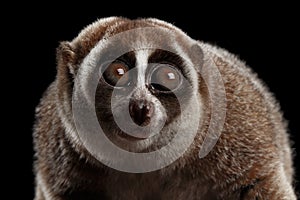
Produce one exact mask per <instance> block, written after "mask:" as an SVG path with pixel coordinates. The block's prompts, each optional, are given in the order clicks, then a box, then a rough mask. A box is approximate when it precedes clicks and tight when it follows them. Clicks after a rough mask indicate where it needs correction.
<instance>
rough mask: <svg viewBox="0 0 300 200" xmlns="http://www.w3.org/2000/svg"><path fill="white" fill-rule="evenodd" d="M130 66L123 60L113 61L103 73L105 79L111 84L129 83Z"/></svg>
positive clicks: (120, 85) (118, 85) (123, 84)
mask: <svg viewBox="0 0 300 200" xmlns="http://www.w3.org/2000/svg"><path fill="white" fill-rule="evenodd" d="M128 71H129V67H128V66H127V65H126V64H125V63H122V62H114V63H111V64H110V65H109V66H108V67H107V68H106V70H105V71H104V73H103V78H104V80H105V81H106V82H107V83H108V84H109V85H111V86H117V87H123V86H127V85H128V84H129V75H128V73H127V72H128Z"/></svg>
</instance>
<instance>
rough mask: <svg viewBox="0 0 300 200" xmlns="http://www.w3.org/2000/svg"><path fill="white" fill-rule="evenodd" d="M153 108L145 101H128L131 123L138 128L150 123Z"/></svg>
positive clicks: (151, 104) (150, 103)
mask: <svg viewBox="0 0 300 200" xmlns="http://www.w3.org/2000/svg"><path fill="white" fill-rule="evenodd" d="M153 111H154V106H153V103H152V102H148V101H146V100H130V102H129V114H130V116H131V118H132V119H133V121H134V122H135V123H136V124H138V125H139V126H141V125H142V126H146V125H148V124H149V123H150V119H151V117H152V115H153Z"/></svg>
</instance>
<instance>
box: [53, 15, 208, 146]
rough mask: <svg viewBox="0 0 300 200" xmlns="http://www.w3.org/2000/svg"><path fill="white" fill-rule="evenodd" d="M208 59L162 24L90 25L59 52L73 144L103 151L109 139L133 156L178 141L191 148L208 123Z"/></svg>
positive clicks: (109, 21)
mask: <svg viewBox="0 0 300 200" xmlns="http://www.w3.org/2000/svg"><path fill="white" fill-rule="evenodd" d="M202 59H203V58H202V50H201V48H200V47H199V46H198V44H197V42H196V41H194V40H192V39H191V38H189V37H188V36H186V35H185V34H184V33H183V32H182V31H181V30H179V29H178V28H176V27H174V26H172V25H170V24H168V23H165V22H162V21H159V20H155V19H141V20H128V19H124V18H106V19H101V20H99V21H97V22H95V23H93V24H92V25H90V26H88V27H87V28H85V29H84V30H83V31H82V32H81V33H80V34H79V35H78V37H77V38H75V39H74V40H73V41H72V42H70V43H69V42H63V43H62V44H61V45H60V48H59V49H58V78H57V79H58V80H57V84H58V98H59V102H60V103H59V104H60V115H61V117H62V118H63V122H64V123H65V124H66V128H67V130H68V134H69V136H70V139H71V140H72V141H74V142H75V143H78V144H79V143H81V144H83V145H94V146H101V145H104V143H103V141H102V142H101V140H103V138H106V139H108V140H109V141H110V142H111V143H112V144H114V145H116V146H118V147H120V148H121V149H124V150H127V151H130V152H149V151H153V150H157V149H159V148H162V147H163V146H165V145H168V144H169V143H170V142H171V141H172V140H174V138H176V137H177V135H180V136H178V138H181V139H180V142H182V143H187V142H190V141H191V138H192V136H194V135H193V134H196V133H194V132H196V131H197V128H198V125H199V119H200V118H201V101H200V98H199V92H198V84H199V72H200V68H201V66H202ZM75 127H76V128H75ZM191 132H193V134H191ZM102 133H103V134H102ZM178 133H180V134H178ZM83 134H85V136H82V135H83ZM99 135H104V137H101V138H99V137H98V136H99ZM92 143H93V144H92Z"/></svg>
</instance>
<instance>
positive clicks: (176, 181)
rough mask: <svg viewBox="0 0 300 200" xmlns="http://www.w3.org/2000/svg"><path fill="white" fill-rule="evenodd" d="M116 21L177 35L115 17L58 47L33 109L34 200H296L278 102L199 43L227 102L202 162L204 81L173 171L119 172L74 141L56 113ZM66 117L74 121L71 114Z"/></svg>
mask: <svg viewBox="0 0 300 200" xmlns="http://www.w3.org/2000/svg"><path fill="white" fill-rule="evenodd" d="M117 22H122V24H121V25H120V26H119V27H118V28H117V29H115V30H114V31H115V32H114V34H115V33H118V32H122V31H124V30H128V29H132V28H137V27H145V26H159V27H164V28H167V29H172V30H177V29H176V28H175V27H173V26H171V25H169V24H165V23H163V22H158V21H155V22H153V21H151V20H144V19H142V20H135V21H131V20H128V19H123V18H116V19H113V20H111V21H109V22H107V23H104V25H101V26H98V25H97V24H94V25H92V26H89V27H87V28H86V29H85V30H84V31H83V32H82V33H81V34H80V35H79V36H78V37H77V38H76V39H74V40H73V41H72V42H71V43H67V42H64V43H62V44H61V46H60V47H59V48H58V53H57V57H58V74H57V79H56V81H55V82H54V83H53V84H52V85H51V86H50V87H49V88H48V90H47V91H46V93H45V94H44V97H43V98H42V100H41V103H40V105H39V106H38V108H37V117H36V118H37V121H36V124H35V131H34V143H35V150H36V158H37V160H36V162H35V171H36V174H37V187H36V197H35V200H52V199H53V200H69V199H70V200H71V199H72V200H81V199H85V200H87V199H91V200H93V199H97V200H98V199H132V200H138V199H178V200H180V199H212V200H213V199H216V200H217V199H245V200H246V199H249V200H250V199H268V200H269V199H274V200H275V199H276V200H277V199H282V200H283V199H286V200H292V199H296V197H295V194H294V192H293V189H292V181H293V168H292V158H291V150H290V145H289V139H288V135H287V134H286V125H285V122H284V120H283V119H282V115H281V113H280V111H279V108H278V106H277V104H276V103H275V100H274V99H273V97H272V95H271V94H270V93H269V92H268V91H267V89H266V88H265V87H264V86H262V84H261V83H260V82H259V81H258V80H257V78H256V76H255V74H254V73H252V72H251V71H250V70H249V69H248V68H247V67H245V65H244V63H242V62H240V61H239V60H237V59H236V58H235V57H233V56H232V55H230V54H228V53H227V52H226V51H224V50H221V49H217V48H215V47H212V46H210V45H207V44H204V43H200V47H201V48H202V50H203V54H204V59H213V61H214V63H215V65H216V66H217V67H218V69H219V70H220V73H221V75H222V78H223V81H224V85H225V90H226V98H227V110H226V121H225V125H224V128H223V132H222V134H221V137H220V138H219V140H218V143H217V144H216V146H215V147H214V148H213V150H212V151H211V152H210V153H209V154H208V155H207V156H206V157H204V158H202V159H200V158H199V157H198V152H199V149H200V147H201V144H202V142H203V138H204V137H205V135H206V133H207V129H208V124H209V121H210V114H211V113H210V104H211V102H210V99H209V92H208V89H207V86H206V85H205V83H204V80H203V78H202V77H201V74H199V93H200V94H201V98H202V102H203V105H204V108H203V109H204V112H203V116H202V121H201V128H200V129H199V132H198V133H197V136H196V138H195V140H194V143H193V144H192V146H191V147H190V149H189V150H188V151H187V152H186V153H185V154H184V155H183V156H182V157H181V158H179V159H178V160H177V161H175V162H174V163H173V164H171V165H170V166H168V167H166V168H164V169H161V170H158V171H154V172H149V173H144V174H130V173H124V172H119V171H116V170H114V169H110V168H108V167H106V166H104V165H103V164H101V163H100V162H98V161H97V160H96V159H95V158H93V156H91V155H90V154H89V153H88V152H87V151H86V150H85V149H84V148H83V146H82V145H81V144H80V143H76V142H74V140H73V139H71V138H70V136H69V135H68V134H67V133H66V132H67V131H66V129H65V127H64V126H63V121H64V120H65V119H61V118H60V117H59V114H58V112H59V109H61V105H62V104H63V103H66V102H67V103H71V96H72V84H73V83H72V82H73V81H72V78H74V73H76V71H77V69H78V67H79V65H80V64H81V63H82V61H83V59H84V58H85V57H86V56H87V55H88V53H89V52H90V51H91V49H92V48H93V47H94V46H95V45H96V44H97V42H98V41H99V40H101V39H102V37H103V36H104V34H105V33H106V31H107V30H108V29H109V27H111V26H114V25H115V24H116V23H117ZM178 31H179V30H178ZM204 63H205V61H204ZM69 106H70V105H69ZM63 112H65V113H64V114H65V115H66V116H68V118H69V119H71V118H72V112H71V109H70V108H69V110H68V109H67V110H63Z"/></svg>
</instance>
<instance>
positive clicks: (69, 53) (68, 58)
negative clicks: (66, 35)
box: [56, 42, 76, 75]
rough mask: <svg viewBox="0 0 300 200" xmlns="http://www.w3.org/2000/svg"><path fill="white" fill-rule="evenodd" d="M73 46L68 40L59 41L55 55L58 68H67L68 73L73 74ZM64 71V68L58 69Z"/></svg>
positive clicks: (74, 57)
mask: <svg viewBox="0 0 300 200" xmlns="http://www.w3.org/2000/svg"><path fill="white" fill-rule="evenodd" d="M74 49H75V48H74V47H73V46H72V44H71V43H70V42H61V43H60V45H59V46H58V48H57V52H56V57H57V62H58V68H68V70H69V73H71V74H72V75H74V74H75V60H76V54H75V50H74ZM58 70H63V71H65V70H66V69H58Z"/></svg>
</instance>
